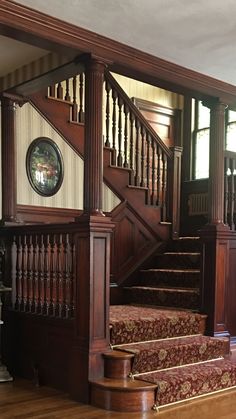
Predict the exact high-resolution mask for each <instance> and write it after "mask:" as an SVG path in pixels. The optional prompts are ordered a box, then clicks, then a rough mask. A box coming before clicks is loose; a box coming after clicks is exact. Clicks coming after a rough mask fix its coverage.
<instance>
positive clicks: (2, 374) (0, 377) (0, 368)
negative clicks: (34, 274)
mask: <svg viewBox="0 0 236 419" xmlns="http://www.w3.org/2000/svg"><path fill="white" fill-rule="evenodd" d="M10 291H11V288H8V287H4V285H3V283H2V282H1V281H0V383H2V382H5V381H12V380H13V378H12V377H11V376H10V374H9V372H8V371H7V367H6V366H5V365H3V363H2V357H1V349H2V348H1V328H2V325H3V321H2V295H3V294H4V293H6V292H10Z"/></svg>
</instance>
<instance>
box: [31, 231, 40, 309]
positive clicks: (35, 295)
mask: <svg viewBox="0 0 236 419" xmlns="http://www.w3.org/2000/svg"><path fill="white" fill-rule="evenodd" d="M38 266H39V246H38V237H37V236H35V239H34V242H33V266H32V270H33V280H32V306H31V311H32V313H36V312H37V310H38Z"/></svg>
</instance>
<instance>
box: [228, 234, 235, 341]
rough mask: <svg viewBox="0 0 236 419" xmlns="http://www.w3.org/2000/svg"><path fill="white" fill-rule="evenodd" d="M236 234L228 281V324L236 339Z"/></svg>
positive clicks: (230, 252)
mask: <svg viewBox="0 0 236 419" xmlns="http://www.w3.org/2000/svg"><path fill="white" fill-rule="evenodd" d="M235 272H236V233H235V232H232V240H230V245H229V275H228V281H227V289H226V292H227V305H226V310H227V323H228V328H229V332H230V335H231V337H234V338H235V337H236V321H235V319H236V304H235V296H236V277H235Z"/></svg>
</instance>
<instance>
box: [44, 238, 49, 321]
mask: <svg viewBox="0 0 236 419" xmlns="http://www.w3.org/2000/svg"><path fill="white" fill-rule="evenodd" d="M49 254H50V249H49V235H48V234H47V235H46V237H45V245H44V264H43V265H44V281H43V282H44V287H43V291H44V292H43V314H48V312H49V304H50V275H49Z"/></svg>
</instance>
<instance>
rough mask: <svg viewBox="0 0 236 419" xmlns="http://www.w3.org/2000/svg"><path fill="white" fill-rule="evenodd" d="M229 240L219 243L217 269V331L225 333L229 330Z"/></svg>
mask: <svg viewBox="0 0 236 419" xmlns="http://www.w3.org/2000/svg"><path fill="white" fill-rule="evenodd" d="M228 244H229V242H228V240H220V241H219V243H217V250H216V251H217V254H216V259H217V267H216V275H217V277H218V278H217V280H216V293H215V294H216V302H215V304H216V313H215V321H216V330H217V332H224V331H225V330H227V325H226V318H227V315H226V304H227V300H226V284H227V280H228V267H229V263H228Z"/></svg>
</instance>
